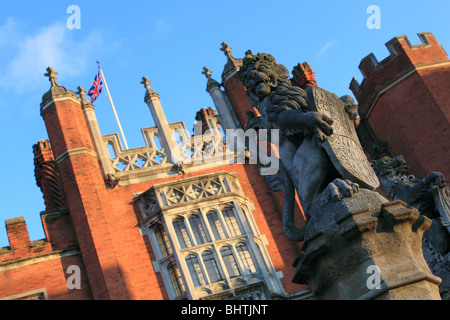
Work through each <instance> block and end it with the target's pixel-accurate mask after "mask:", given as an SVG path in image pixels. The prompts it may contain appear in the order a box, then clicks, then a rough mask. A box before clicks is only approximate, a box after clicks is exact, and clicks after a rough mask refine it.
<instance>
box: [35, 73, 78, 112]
mask: <svg viewBox="0 0 450 320" xmlns="http://www.w3.org/2000/svg"><path fill="white" fill-rule="evenodd" d="M46 70H47V73H45V74H44V76H46V77H48V80H49V81H50V83H51V86H50V90H48V91H47V92H46V93H45V94H44V95H43V96H42V102H41V114H42V110H43V107H46V106H48V103H49V102H50V101H51V100H52V99H54V98H55V97H63V96H65V97H74V98H76V97H77V95H76V94H75V92H73V91H71V90H68V89H66V88H64V87H62V86H60V85H59V84H58V82H57V81H56V76H57V75H58V72H56V71H54V70H53V68H52V67H48V68H47V69H46Z"/></svg>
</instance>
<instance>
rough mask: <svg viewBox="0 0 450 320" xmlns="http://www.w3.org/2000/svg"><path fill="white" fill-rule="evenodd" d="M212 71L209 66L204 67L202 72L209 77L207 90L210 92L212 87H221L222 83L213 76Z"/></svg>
mask: <svg viewBox="0 0 450 320" xmlns="http://www.w3.org/2000/svg"><path fill="white" fill-rule="evenodd" d="M211 73H212V72H211V70H209V69H208V68H207V67H203V72H202V74H204V75H205V76H206V79H208V82H207V84H206V91H208V92H210V90H211V89H212V88H216V87H220V84H219V83H218V82H217V81H216V80H214V79H213V78H211Z"/></svg>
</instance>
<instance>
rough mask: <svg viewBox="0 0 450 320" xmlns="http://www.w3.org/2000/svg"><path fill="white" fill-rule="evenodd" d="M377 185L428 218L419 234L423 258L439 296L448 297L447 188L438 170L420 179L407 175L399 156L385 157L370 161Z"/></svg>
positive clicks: (449, 232)
mask: <svg viewBox="0 0 450 320" xmlns="http://www.w3.org/2000/svg"><path fill="white" fill-rule="evenodd" d="M371 164H372V167H373V169H374V171H375V173H376V174H377V176H378V178H379V181H380V186H381V188H382V189H383V190H384V191H385V192H386V194H387V196H388V197H389V198H391V199H392V200H402V201H403V202H405V203H406V204H407V205H408V206H409V207H412V208H415V209H417V210H418V211H419V213H420V214H422V215H424V216H426V217H428V218H430V219H431V221H432V223H431V226H430V228H429V229H428V230H427V231H426V232H425V233H424V235H423V244H422V248H423V252H424V258H425V260H426V262H427V264H428V266H429V267H430V269H431V270H432V271H433V273H434V274H435V275H437V276H438V277H440V278H441V279H442V283H441V285H440V286H439V287H440V291H441V295H442V297H443V299H444V298H445V299H450V189H449V188H448V186H447V184H446V182H445V178H444V176H443V174H442V173H440V172H437V171H433V172H430V173H429V174H428V175H427V176H426V177H425V178H423V179H416V178H415V177H414V176H413V175H409V174H408V171H409V166H408V165H407V164H406V161H405V159H404V158H403V156H396V157H394V158H390V157H388V156H386V157H383V158H381V159H379V160H373V161H372V162H371Z"/></svg>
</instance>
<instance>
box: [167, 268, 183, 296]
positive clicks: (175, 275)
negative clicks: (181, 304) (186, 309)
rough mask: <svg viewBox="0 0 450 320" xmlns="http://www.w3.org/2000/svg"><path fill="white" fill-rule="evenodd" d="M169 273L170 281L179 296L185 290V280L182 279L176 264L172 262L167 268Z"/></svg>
mask: <svg viewBox="0 0 450 320" xmlns="http://www.w3.org/2000/svg"><path fill="white" fill-rule="evenodd" d="M167 271H168V272H169V276H170V281H171V282H172V286H173V289H174V290H175V294H176V295H177V296H179V295H181V294H182V293H183V292H184V291H185V289H184V284H183V280H182V279H181V274H180V270H179V269H178V266H177V265H176V263H174V262H171V263H170V264H169V266H168V267H167Z"/></svg>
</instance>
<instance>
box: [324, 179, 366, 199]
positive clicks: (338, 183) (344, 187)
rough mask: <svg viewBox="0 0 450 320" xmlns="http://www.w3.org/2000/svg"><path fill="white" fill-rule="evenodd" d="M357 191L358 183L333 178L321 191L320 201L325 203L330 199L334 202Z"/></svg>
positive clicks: (349, 196)
mask: <svg viewBox="0 0 450 320" xmlns="http://www.w3.org/2000/svg"><path fill="white" fill-rule="evenodd" d="M358 191H359V185H358V184H357V183H354V182H351V181H350V180H348V179H334V180H333V182H331V183H330V184H328V186H327V187H326V188H325V190H324V192H323V193H322V199H321V203H322V204H324V203H327V202H329V201H330V200H332V201H334V202H336V201H340V200H342V199H343V198H351V197H353V195H355V194H356V193H357V192H358Z"/></svg>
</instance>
